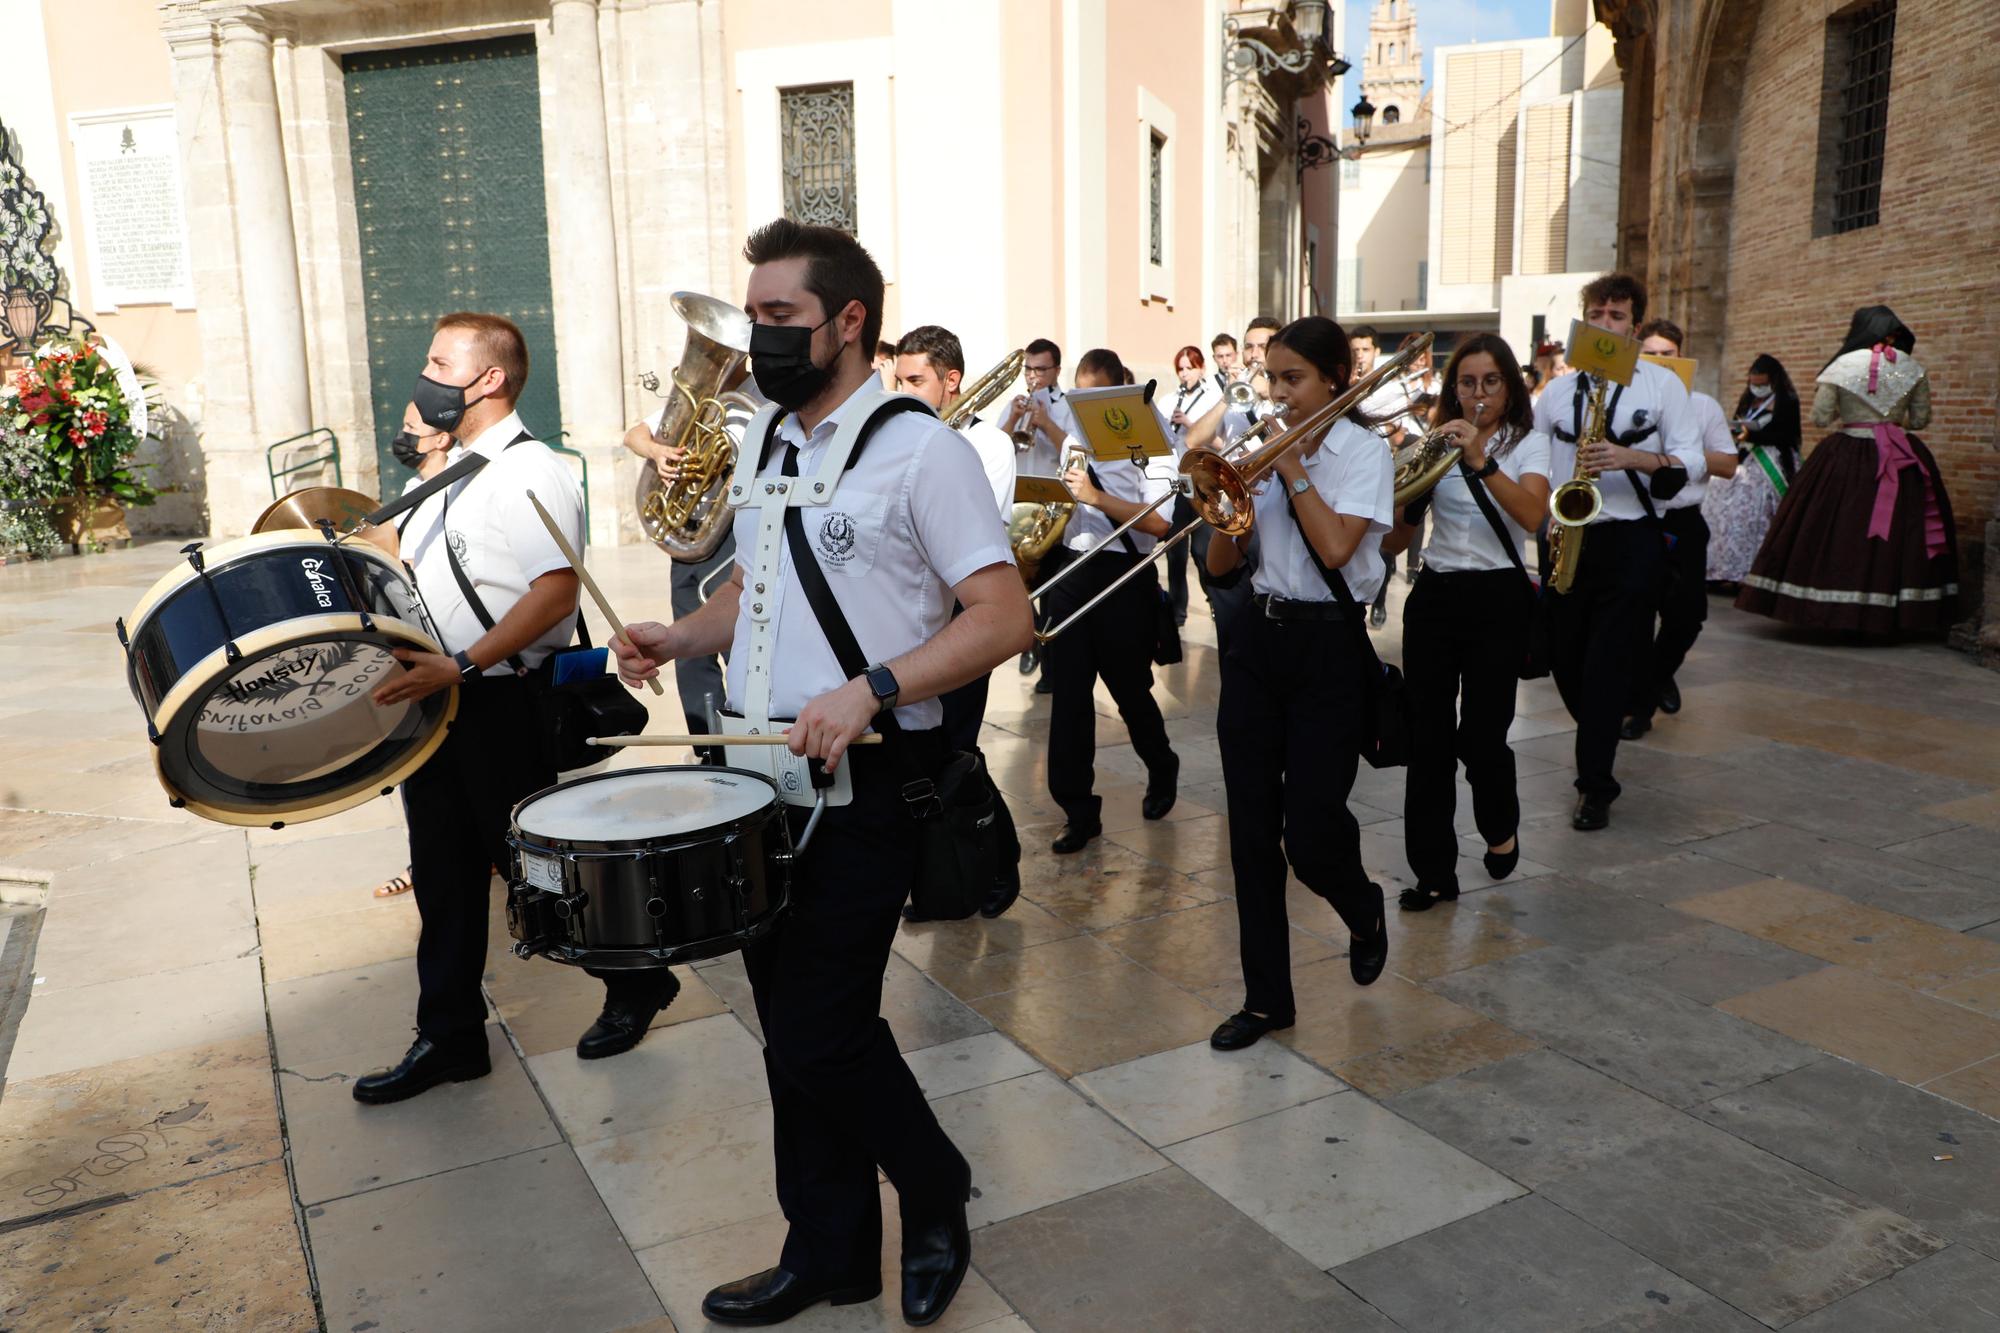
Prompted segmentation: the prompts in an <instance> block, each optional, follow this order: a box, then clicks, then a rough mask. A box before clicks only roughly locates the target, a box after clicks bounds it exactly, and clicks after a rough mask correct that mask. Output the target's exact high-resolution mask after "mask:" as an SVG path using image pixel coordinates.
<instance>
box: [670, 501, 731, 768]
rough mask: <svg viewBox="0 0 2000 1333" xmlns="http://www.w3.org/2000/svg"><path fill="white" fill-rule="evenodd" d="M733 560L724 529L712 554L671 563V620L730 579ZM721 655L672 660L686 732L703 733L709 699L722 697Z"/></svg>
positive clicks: (718, 703)
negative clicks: (693, 561) (693, 560)
mask: <svg viewBox="0 0 2000 1333" xmlns="http://www.w3.org/2000/svg"><path fill="white" fill-rule="evenodd" d="M735 559H736V536H735V534H734V533H729V532H725V533H724V534H723V536H722V545H720V546H718V547H716V548H715V554H714V555H712V556H710V557H709V558H708V559H706V560H704V561H702V562H701V563H699V564H684V563H682V562H681V561H679V560H676V561H674V562H673V581H672V598H673V607H674V619H675V620H679V619H681V618H682V617H683V616H691V615H693V614H694V613H695V612H696V611H699V610H700V609H701V604H702V603H703V602H704V601H706V600H708V599H707V596H706V594H707V593H710V592H713V591H714V590H715V586H716V585H717V584H720V583H725V582H727V581H728V579H729V574H728V572H727V571H728V569H729V566H730V564H731V562H732V561H734V560H735ZM727 660H728V654H726V653H725V654H724V655H723V656H722V657H720V658H718V657H714V656H710V657H685V658H681V659H680V660H678V661H676V662H675V663H674V686H675V689H676V691H677V692H678V693H679V694H680V696H681V712H682V713H683V714H684V715H685V716H686V717H687V729H688V734H689V735H693V736H700V735H704V734H706V733H707V731H708V713H709V705H710V703H711V701H712V702H713V703H714V706H715V707H716V708H717V709H720V708H721V707H722V704H723V699H724V696H725V687H724V685H723V680H722V663H723V662H724V661H727Z"/></svg>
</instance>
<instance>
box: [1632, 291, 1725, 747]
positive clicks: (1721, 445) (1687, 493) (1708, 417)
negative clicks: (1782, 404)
mask: <svg viewBox="0 0 2000 1333" xmlns="http://www.w3.org/2000/svg"><path fill="white" fill-rule="evenodd" d="M1684 341H1685V338H1684V337H1683V335H1682V334H1681V328H1680V325H1678V324H1675V323H1673V322H1672V321H1671V320H1665V319H1649V320H1647V321H1646V323H1645V324H1644V325H1643V326H1642V327H1641V328H1640V329H1639V343H1640V350H1641V351H1643V352H1648V353H1650V354H1652V355H1654V356H1673V357H1677V356H1679V355H1680V354H1681V344H1682V343H1683V342H1684ZM1688 407H1689V409H1690V410H1691V411H1692V412H1693V414H1694V420H1695V429H1696V430H1697V431H1699V432H1700V434H1701V453H1702V468H1701V470H1700V471H1699V472H1695V471H1690V472H1689V473H1688V484H1687V485H1685V486H1683V487H1681V489H1680V493H1679V494H1678V495H1676V496H1674V497H1673V498H1672V499H1670V500H1665V501H1662V502H1661V504H1660V526H1662V527H1664V528H1665V529H1666V530H1667V536H1668V538H1669V539H1670V540H1669V544H1668V546H1667V563H1668V565H1669V566H1670V567H1671V568H1672V570H1673V574H1672V577H1670V578H1669V579H1668V580H1667V582H1666V585H1665V587H1663V588H1662V589H1661V593H1660V632H1659V636H1658V637H1657V638H1654V637H1653V636H1652V635H1648V636H1647V637H1648V638H1649V639H1651V640H1652V642H1651V645H1650V646H1651V648H1652V652H1651V653H1650V654H1649V656H1648V659H1647V662H1648V666H1647V669H1646V670H1644V671H1642V672H1641V673H1640V675H1639V678H1638V680H1637V681H1635V682H1634V684H1635V686H1636V689H1635V691H1634V693H1633V697H1632V715H1631V716H1630V717H1628V718H1626V719H1625V725H1624V726H1623V727H1621V728H1619V731H1618V735H1619V736H1620V737H1621V738H1622V739H1624V740H1628V741H1635V740H1637V739H1639V737H1641V736H1643V735H1645V734H1646V733H1647V732H1649V731H1651V730H1652V729H1653V714H1654V712H1655V711H1659V712H1663V713H1678V712H1680V711H1681V691H1680V686H1678V685H1676V684H1674V674H1675V673H1676V672H1678V671H1679V670H1680V669H1681V663H1682V662H1685V661H1686V660H1687V655H1688V650H1689V649H1690V648H1693V647H1694V643H1695V640H1696V639H1698V638H1700V637H1701V627H1702V623H1703V622H1704V621H1706V620H1707V619H1708V520H1707V519H1706V518H1704V517H1702V502H1703V501H1704V500H1705V499H1706V498H1707V497H1708V479H1709V478H1710V477H1720V478H1722V479H1723V480H1725V481H1727V480H1728V479H1730V478H1732V477H1734V476H1735V475H1736V441H1735V439H1734V438H1733V437H1732V436H1731V435H1730V433H1729V418H1728V416H1727V415H1726V414H1724V412H1723V410H1722V404H1721V403H1718V402H1716V401H1715V399H1713V398H1711V397H1709V396H1708V395H1707V394H1705V393H1693V392H1690V393H1689V394H1688Z"/></svg>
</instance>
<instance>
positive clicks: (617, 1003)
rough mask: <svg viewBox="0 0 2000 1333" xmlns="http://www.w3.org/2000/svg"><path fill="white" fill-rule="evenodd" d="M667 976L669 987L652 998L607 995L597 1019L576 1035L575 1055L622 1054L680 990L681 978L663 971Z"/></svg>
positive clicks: (600, 1056)
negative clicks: (587, 1028)
mask: <svg viewBox="0 0 2000 1333" xmlns="http://www.w3.org/2000/svg"><path fill="white" fill-rule="evenodd" d="M667 979H668V980H669V981H671V982H672V983H673V985H672V987H671V988H669V989H666V990H663V991H662V992H661V993H660V995H659V997H658V998H657V999H655V1000H653V1001H646V1000H632V999H617V1000H613V999H610V998H609V997H607V998H606V999H605V1001H604V1011H603V1012H602V1013H600V1014H599V1015H598V1016H597V1021H596V1022H595V1023H592V1024H591V1025H590V1028H589V1030H587V1031H586V1032H585V1033H584V1034H583V1036H581V1037H579V1038H578V1039H577V1043H576V1055H577V1058H578V1059H579V1060H602V1059H604V1058H605V1057H606V1056H611V1055H623V1054H624V1053H625V1052H627V1051H629V1050H631V1049H632V1048H633V1047H634V1046H637V1045H638V1044H639V1043H640V1042H641V1041H643V1040H644V1039H645V1036H646V1029H648V1028H650V1027H652V1026H653V1020H654V1019H655V1018H657V1017H658V1016H659V1013H660V1011H661V1010H662V1009H664V1008H666V1007H667V1006H668V1005H670V1004H672V1003H673V1002H674V999H675V997H677V996H678V995H679V994H680V993H681V979H680V978H679V977H677V976H675V975H674V974H673V973H671V972H669V973H667Z"/></svg>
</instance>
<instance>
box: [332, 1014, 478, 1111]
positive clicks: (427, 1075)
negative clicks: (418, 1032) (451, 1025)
mask: <svg viewBox="0 0 2000 1333" xmlns="http://www.w3.org/2000/svg"><path fill="white" fill-rule="evenodd" d="M474 1043H477V1044H476V1045H475V1044H474ZM492 1072H493V1061H492V1059H491V1058H490V1057H489V1056H488V1055H487V1054H486V1033H485V1032H484V1031H481V1032H480V1033H479V1035H478V1036H476V1037H473V1038H470V1039H469V1040H467V1041H466V1042H464V1043H462V1044H453V1045H449V1046H440V1045H438V1044H437V1043H436V1042H434V1041H432V1040H431V1039H430V1038H429V1037H424V1036H419V1037H418V1038H417V1039H416V1040H415V1041H413V1042H411V1043H410V1049H409V1053H408V1054H406V1055H404V1056H403V1061H402V1063H401V1064H399V1065H397V1066H396V1067H395V1068H394V1069H385V1070H383V1071H382V1072H381V1073H379V1074H368V1075H365V1076H363V1077H361V1078H358V1079H355V1080H354V1100H355V1101H357V1102H366V1103H367V1104H368V1105H370V1106H382V1105H385V1104H386V1103H389V1102H400V1101H402V1100H403V1099H404V1098H405V1097H414V1096H416V1095H417V1094H418V1093H420V1092H428V1091H429V1090H430V1089H432V1088H435V1087H436V1086H437V1085H438V1084H440V1083H466V1082H470V1081H471V1080H473V1079H475V1078H485V1077H486V1076H487V1075H488V1074H490V1073H492Z"/></svg>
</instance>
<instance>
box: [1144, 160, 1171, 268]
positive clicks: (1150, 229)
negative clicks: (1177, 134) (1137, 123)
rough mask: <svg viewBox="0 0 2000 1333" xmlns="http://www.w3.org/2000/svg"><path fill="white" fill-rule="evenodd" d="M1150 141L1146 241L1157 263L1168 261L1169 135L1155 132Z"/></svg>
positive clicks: (1147, 168)
mask: <svg viewBox="0 0 2000 1333" xmlns="http://www.w3.org/2000/svg"><path fill="white" fill-rule="evenodd" d="M1149 142H1150V143H1151V145H1152V148H1151V156H1150V157H1149V158H1148V160H1147V163H1146V183H1147V189H1148V191H1149V193H1150V194H1151V196H1152V198H1151V203H1150V208H1151V210H1152V211H1151V213H1150V214H1149V215H1148V216H1149V217H1150V219H1151V221H1150V222H1148V224H1147V227H1146V243H1147V245H1148V247H1149V253H1150V254H1151V256H1152V260H1153V262H1154V263H1155V264H1164V263H1166V262H1167V220H1166V216H1165V214H1164V213H1163V212H1162V209H1163V208H1164V206H1165V195H1166V180H1167V136H1166V135H1164V134H1155V135H1153V136H1152V137H1151V139H1150V140H1149Z"/></svg>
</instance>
